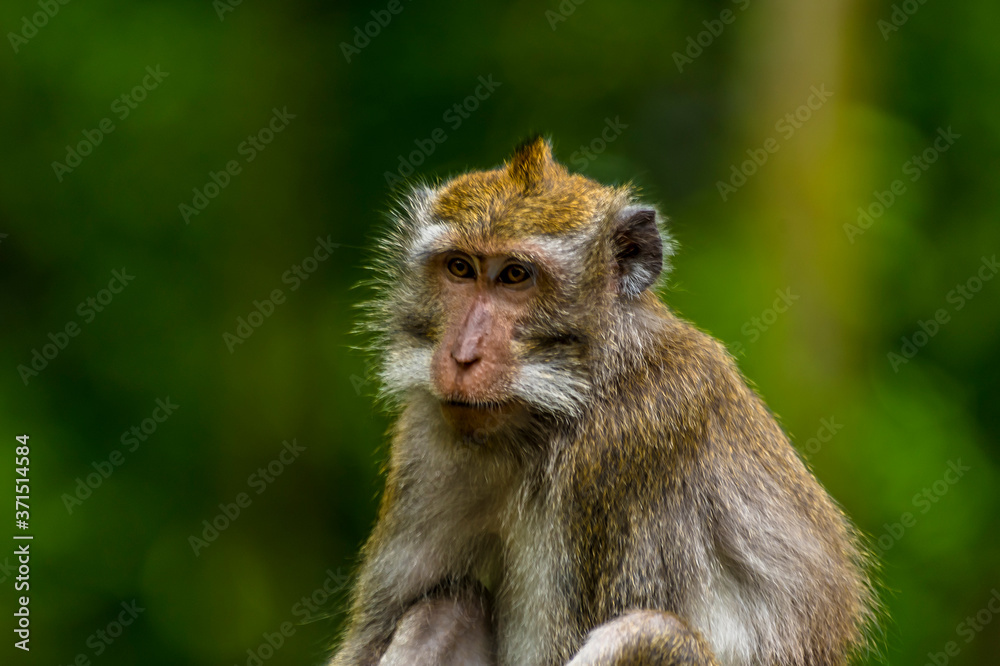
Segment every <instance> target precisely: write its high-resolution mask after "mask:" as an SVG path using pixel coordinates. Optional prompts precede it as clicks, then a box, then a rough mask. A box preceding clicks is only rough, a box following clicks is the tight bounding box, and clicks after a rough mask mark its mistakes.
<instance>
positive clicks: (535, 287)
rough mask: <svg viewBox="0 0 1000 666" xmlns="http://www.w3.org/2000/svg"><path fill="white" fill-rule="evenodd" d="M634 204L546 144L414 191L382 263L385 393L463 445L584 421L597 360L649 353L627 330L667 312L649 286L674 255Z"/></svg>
mask: <svg viewBox="0 0 1000 666" xmlns="http://www.w3.org/2000/svg"><path fill="white" fill-rule="evenodd" d="M633 197H634V195H633V192H632V190H631V188H629V187H607V186H603V185H601V184H599V183H596V182H594V181H592V180H590V179H588V178H585V177H583V176H580V175H578V174H571V173H569V171H567V170H566V168H565V167H563V166H562V165H560V164H559V163H557V162H556V161H555V160H553V158H552V150H551V146H550V145H549V143H548V142H547V141H546V140H544V139H542V138H537V139H533V140H529V141H527V142H525V143H523V144H522V145H521V146H519V147H518V148H517V149H516V150H515V152H514V155H513V156H512V157H511V158H510V160H509V161H508V162H507V163H505V164H504V165H503V166H501V167H500V168H497V169H493V170H491V171H477V172H471V173H467V174H463V175H460V176H458V177H456V178H453V179H452V180H449V181H447V182H445V183H444V184H443V185H440V186H439V187H426V186H418V187H416V188H414V189H412V190H411V191H410V192H409V193H408V194H407V195H406V196H405V197H404V199H403V201H402V202H401V205H400V207H399V210H398V212H397V213H396V214H395V215H394V222H395V226H394V228H393V230H392V231H391V233H390V235H389V236H388V238H387V239H386V240H385V242H384V243H383V246H382V247H381V248H380V253H381V254H380V257H379V259H378V267H379V268H380V269H381V271H380V273H381V276H380V279H379V280H377V282H376V284H377V286H378V287H379V288H380V291H381V297H380V298H378V299H376V301H375V302H374V308H373V314H374V317H373V324H374V326H373V328H374V329H375V330H376V331H378V332H379V333H380V339H379V343H378V344H379V348H380V351H381V352H383V353H384V356H383V365H382V372H381V374H382V379H383V381H384V385H385V391H386V394H387V395H389V396H391V397H395V398H397V399H400V400H402V399H406V398H407V397H412V395H413V393H414V392H418V393H422V394H423V395H424V397H428V396H429V397H432V398H433V399H434V400H435V401H436V402H437V403H438V404H439V405H440V410H441V414H442V415H443V416H444V419H445V422H446V423H448V424H449V425H450V426H451V427H453V428H455V429H456V430H457V431H459V432H461V433H465V434H468V433H471V432H473V431H476V432H479V433H484V432H486V433H488V432H491V431H494V430H497V429H498V428H500V427H502V426H504V425H505V424H510V423H523V422H525V421H526V420H529V421H530V419H531V416H532V415H535V416H539V415H542V416H546V417H555V418H557V419H572V418H573V417H575V416H577V415H579V414H580V413H581V412H582V411H583V410H585V409H586V407H587V403H588V400H589V399H590V397H591V395H592V392H593V391H594V389H595V388H596V383H597V382H598V381H599V378H600V377H601V372H600V368H601V367H602V361H603V360H606V359H602V355H606V354H608V353H626V354H627V353H628V349H625V347H626V346H627V345H628V344H631V345H636V344H640V345H641V340H636V339H633V340H631V341H630V340H623V339H620V338H621V337H623V336H622V328H623V326H625V327H628V328H629V330H630V331H631V332H632V335H631V337H632V338H635V337H636V335H635V332H636V331H637V330H638V329H641V325H642V322H643V321H644V320H649V319H652V317H650V312H651V311H652V310H655V309H656V308H659V307H662V306H661V305H660V303H659V300H658V299H657V297H656V296H655V294H653V293H651V291H652V290H651V289H650V287H652V286H653V285H654V283H655V282H656V281H657V279H658V278H659V276H660V275H661V272H662V271H663V269H664V262H665V258H666V257H668V256H669V254H670V251H671V249H672V245H671V243H670V241H669V239H668V238H667V237H666V236H665V235H663V232H662V231H661V229H660V225H659V217H658V215H657V213H656V210H655V209H654V208H652V207H650V206H648V205H641V204H639V203H637V202H636V201H635V200H634V198H633ZM637 327H638V329H637ZM639 337H640V338H641V335H640V336H639ZM595 343H599V344H595Z"/></svg>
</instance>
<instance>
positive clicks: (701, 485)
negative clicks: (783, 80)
mask: <svg viewBox="0 0 1000 666" xmlns="http://www.w3.org/2000/svg"><path fill="white" fill-rule="evenodd" d="M674 251H675V243H674V241H673V239H672V237H671V235H670V233H669V232H668V231H667V229H666V227H665V222H664V220H663V218H662V216H661V215H660V213H659V212H658V211H657V209H656V207H654V206H651V205H648V204H645V203H643V202H642V201H641V200H640V199H639V197H638V194H637V191H636V189H635V188H634V187H633V186H632V185H630V184H628V185H614V186H609V185H602V184H600V183H598V182H596V181H594V180H591V179H589V178H587V177H585V176H583V175H580V174H576V173H571V172H570V171H569V170H568V169H566V168H565V167H564V166H563V165H561V164H560V163H559V162H557V161H556V160H555V159H554V158H553V155H552V146H551V143H550V141H549V140H548V139H546V138H544V137H540V136H538V137H533V138H531V139H529V140H527V141H525V142H523V143H522V144H521V145H520V146H518V147H517V148H516V149H515V151H514V152H513V154H512V156H511V157H510V158H509V159H508V160H507V161H505V162H504V163H503V164H502V165H501V166H499V167H496V168H493V169H490V170H485V171H472V172H467V173H463V174H460V175H457V176H456V177H454V178H451V179H449V180H447V181H445V182H444V183H441V184H433V185H432V184H427V183H420V184H417V185H414V186H413V187H412V189H409V190H407V191H406V192H405V193H404V194H403V195H402V196H401V197H400V200H399V204H398V206H397V208H396V210H395V212H394V213H393V214H392V215H391V229H390V230H389V231H388V233H387V234H385V237H384V239H383V240H381V241H380V243H379V245H378V249H377V256H376V259H375V264H376V265H375V270H376V277H375V278H374V280H373V288H374V290H375V294H376V295H375V296H374V298H373V299H372V300H371V302H370V303H369V304H368V315H367V319H366V322H367V323H366V324H364V325H365V326H366V327H367V329H368V330H370V331H371V333H372V335H373V340H374V342H373V343H372V347H373V350H374V351H375V353H376V355H377V356H378V357H380V358H379V362H378V369H377V372H378V375H379V378H380V381H381V386H382V389H381V390H382V394H381V395H382V397H383V398H385V400H386V401H387V402H388V405H389V408H390V410H391V411H392V412H393V414H394V415H395V420H394V423H393V425H392V426H391V430H390V440H391V444H390V447H389V454H388V461H387V462H386V480H385V490H384V493H383V495H382V497H381V503H380V507H379V510H378V515H377V519H376V522H375V525H374V528H373V530H372V533H371V535H370V537H369V538H368V540H367V542H366V543H365V545H364V546H363V549H362V551H361V558H360V563H359V570H358V572H357V577H356V584H355V586H354V589H353V592H352V595H351V601H350V606H349V611H348V615H347V618H346V623H345V625H346V629H345V630H344V634H343V636H342V638H341V641H340V643H339V646H338V647H337V648H335V650H334V651H333V655H332V657H331V660H330V661H329V664H331V665H332V666H347V665H349V664H350V665H375V664H379V665H384V666H389V665H395V664H483V665H485V664H490V665H498V666H499V665H503V666H507V665H518V666H521V665H524V666H549V665H563V664H569V665H570V666H596V665H601V666H612V665H621V666H624V665H626V664H663V665H682V664H684V665H699V666H701V665H705V666H707V665H718V666H800V665H801V666H806V665H810V666H837V665H842V664H847V663H849V662H850V661H851V660H852V659H854V658H855V657H856V656H857V654H858V653H859V651H860V650H862V649H864V648H865V647H867V646H869V645H870V637H871V633H872V628H873V626H875V625H877V612H878V608H879V606H878V599H877V596H878V595H877V593H876V590H875V586H874V583H873V574H872V571H873V569H872V567H873V566H874V563H873V557H872V556H871V554H870V551H869V550H868V549H867V548H865V547H864V545H863V543H864V542H863V539H862V537H861V536H860V534H859V532H858V530H857V529H856V528H855V527H854V526H853V524H852V523H851V522H850V520H849V519H848V518H847V517H846V515H845V514H844V512H843V511H842V510H841V509H840V508H839V507H838V505H837V504H835V502H834V501H833V500H832V499H831V497H830V496H829V495H828V494H827V492H826V491H825V490H824V489H823V487H822V486H821V485H820V483H819V481H818V480H817V479H816V478H815V477H814V476H813V474H812V473H811V472H810V471H809V469H808V468H807V466H806V465H805V463H804V462H803V460H802V458H801V457H800V455H799V454H798V453H797V451H796V450H795V448H794V447H793V446H792V444H791V443H790V441H789V439H788V437H787V436H786V434H785V433H784V431H783V430H782V428H781V427H780V426H779V425H778V423H777V421H776V419H775V417H774V416H773V415H772V413H771V412H770V411H769V409H768V408H767V407H766V406H765V405H764V403H763V402H762V400H761V399H760V397H759V396H758V395H757V393H756V392H755V391H754V390H753V389H751V388H749V386H748V384H747V382H746V380H745V379H744V378H743V376H742V374H741V373H740V371H739V370H738V369H737V367H736V364H735V361H734V360H733V358H732V357H731V356H730V355H729V353H728V352H727V351H726V350H725V348H724V347H723V345H722V344H721V343H720V342H718V341H716V340H715V339H714V338H712V337H710V336H709V335H708V334H706V333H703V332H702V331H700V330H699V329H697V328H695V327H694V326H693V325H692V324H689V323H688V322H686V321H684V320H683V319H681V318H680V317H678V316H677V315H675V314H674V313H673V311H672V310H671V309H670V308H669V307H668V306H667V305H666V304H665V303H664V302H663V301H662V300H661V299H660V297H659V296H658V291H659V290H660V288H661V287H662V283H663V279H664V276H665V275H666V274H667V272H668V271H669V270H670V259H671V257H672V256H673V253H674Z"/></svg>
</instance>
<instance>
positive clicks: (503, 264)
mask: <svg viewBox="0 0 1000 666" xmlns="http://www.w3.org/2000/svg"><path fill="white" fill-rule="evenodd" d="M429 268H430V270H431V272H432V273H433V274H435V276H434V278H432V279H436V281H437V282H438V285H439V287H438V288H439V292H438V293H439V299H440V305H441V313H442V315H443V320H444V322H443V323H444V326H443V334H442V335H441V337H440V339H439V340H438V341H437V346H436V348H435V350H434V354H433V356H432V359H431V377H432V380H433V382H434V388H435V390H436V393H437V394H438V395H439V396H440V398H441V401H442V402H441V408H442V413H443V414H444V417H445V419H446V420H447V421H448V422H449V423H450V424H451V425H452V426H453V427H454V428H455V429H456V430H458V431H460V432H463V433H467V432H474V431H489V430H492V429H493V428H494V427H496V426H499V425H502V424H504V423H506V422H508V421H509V420H510V419H513V418H516V417H518V416H523V412H524V405H523V403H520V402H519V401H517V400H515V399H514V396H513V395H512V392H511V380H512V378H513V375H514V373H515V368H516V366H517V363H516V362H515V358H514V353H513V342H514V338H515V331H516V330H517V329H518V327H519V326H520V325H521V323H522V322H523V321H524V319H525V315H526V314H527V313H528V312H529V311H530V309H531V307H532V304H533V302H534V301H535V300H536V298H537V294H538V284H537V282H538V275H537V271H538V268H537V266H535V265H534V264H532V263H530V262H527V261H525V260H523V259H519V258H516V257H514V256H510V255H473V254H469V253H465V252H458V251H451V252H445V253H442V254H440V255H437V256H435V257H433V258H432V259H431V260H430V266H429Z"/></svg>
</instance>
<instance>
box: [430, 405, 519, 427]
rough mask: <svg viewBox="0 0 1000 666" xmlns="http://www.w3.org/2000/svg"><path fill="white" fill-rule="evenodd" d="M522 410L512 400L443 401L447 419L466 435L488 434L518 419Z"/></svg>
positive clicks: (443, 412)
mask: <svg viewBox="0 0 1000 666" xmlns="http://www.w3.org/2000/svg"><path fill="white" fill-rule="evenodd" d="M520 411H521V410H520V409H519V405H518V404H517V403H515V402H514V401H512V400H463V399H457V398H450V399H447V400H442V401H441V413H442V415H443V416H444V419H445V421H446V422H447V423H448V424H449V425H451V427H452V428H454V429H455V430H456V431H457V432H459V433H462V434H464V435H480V436H487V435H489V434H490V433H492V432H494V431H496V430H498V429H500V428H502V427H504V426H506V425H507V424H509V423H510V422H511V421H512V420H516V416H517V415H518V414H519V413H520Z"/></svg>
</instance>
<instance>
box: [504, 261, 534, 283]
mask: <svg viewBox="0 0 1000 666" xmlns="http://www.w3.org/2000/svg"><path fill="white" fill-rule="evenodd" d="M530 277H531V271H529V270H528V269H527V268H525V267H524V266H522V265H521V264H510V265H509V266H507V267H506V268H504V269H503V270H502V271H500V275H499V276H498V277H497V279H498V280H500V282H501V283H502V284H520V283H522V282H524V281H525V280H527V279H528V278H530Z"/></svg>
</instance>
